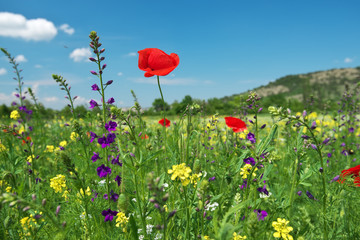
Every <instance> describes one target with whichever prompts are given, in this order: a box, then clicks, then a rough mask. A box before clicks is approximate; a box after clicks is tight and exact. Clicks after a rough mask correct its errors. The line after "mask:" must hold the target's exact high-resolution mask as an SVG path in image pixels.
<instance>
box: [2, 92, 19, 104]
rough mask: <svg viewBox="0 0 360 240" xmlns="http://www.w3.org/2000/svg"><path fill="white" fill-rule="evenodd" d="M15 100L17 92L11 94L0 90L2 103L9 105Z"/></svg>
mask: <svg viewBox="0 0 360 240" xmlns="http://www.w3.org/2000/svg"><path fill="white" fill-rule="evenodd" d="M13 101H16V97H15V92H12V93H11V94H10V95H7V94H6V93H2V92H0V104H5V105H7V106H9V105H10V104H11V103H12V102H13Z"/></svg>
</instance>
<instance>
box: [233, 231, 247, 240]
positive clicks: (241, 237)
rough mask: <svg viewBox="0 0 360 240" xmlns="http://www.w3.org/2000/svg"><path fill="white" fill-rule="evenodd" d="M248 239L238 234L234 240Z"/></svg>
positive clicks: (234, 236)
mask: <svg viewBox="0 0 360 240" xmlns="http://www.w3.org/2000/svg"><path fill="white" fill-rule="evenodd" d="M246 238H247V237H246V236H241V235H238V234H237V233H236V232H234V233H233V240H241V239H246Z"/></svg>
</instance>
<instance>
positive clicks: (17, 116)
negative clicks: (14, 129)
mask: <svg viewBox="0 0 360 240" xmlns="http://www.w3.org/2000/svg"><path fill="white" fill-rule="evenodd" d="M10 118H12V119H14V120H17V119H18V118H20V114H19V112H18V110H14V111H12V112H11V113H10Z"/></svg>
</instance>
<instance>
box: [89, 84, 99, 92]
mask: <svg viewBox="0 0 360 240" xmlns="http://www.w3.org/2000/svg"><path fill="white" fill-rule="evenodd" d="M91 90H93V91H99V90H100V88H99V86H98V85H97V84H96V83H95V84H94V85H92V86H91Z"/></svg>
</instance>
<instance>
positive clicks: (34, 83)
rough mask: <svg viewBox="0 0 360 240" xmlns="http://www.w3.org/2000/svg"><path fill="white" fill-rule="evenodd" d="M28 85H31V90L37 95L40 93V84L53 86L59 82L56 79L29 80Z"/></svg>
mask: <svg viewBox="0 0 360 240" xmlns="http://www.w3.org/2000/svg"><path fill="white" fill-rule="evenodd" d="M26 85H30V86H31V90H32V91H33V92H34V93H35V95H38V94H39V87H40V86H52V85H57V83H56V82H55V81H54V80H48V79H45V80H37V81H27V82H26Z"/></svg>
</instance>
